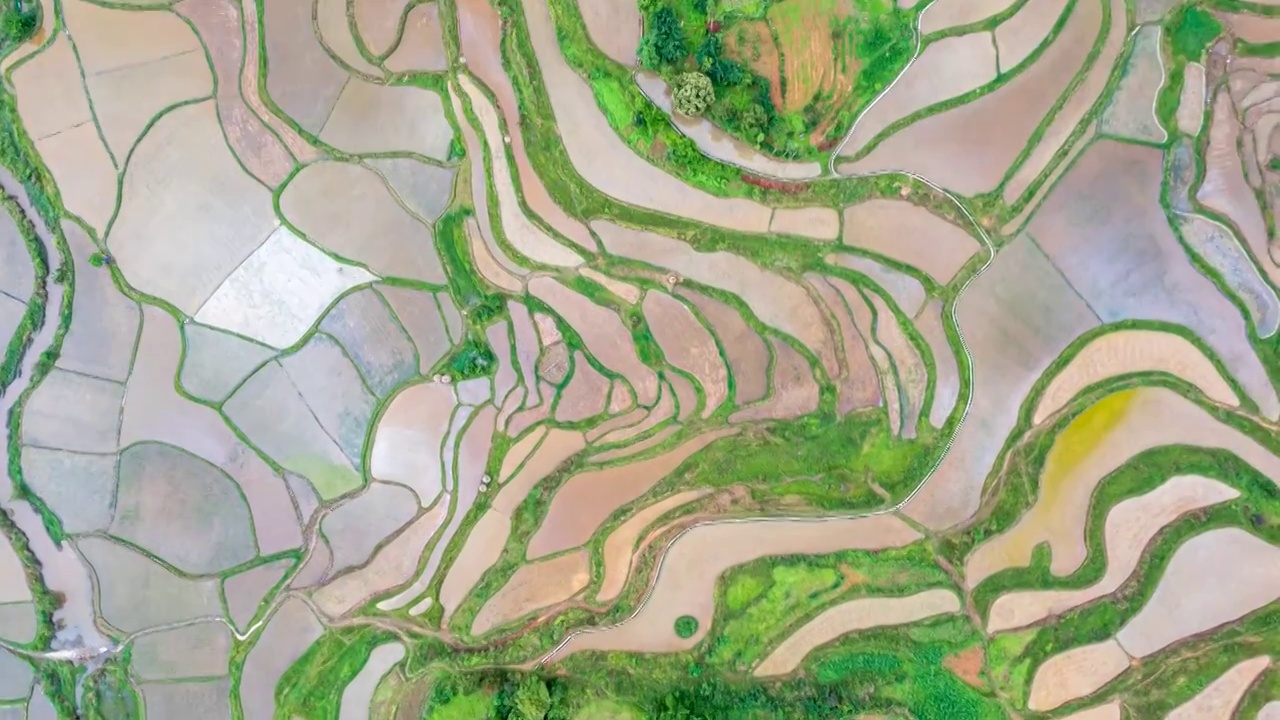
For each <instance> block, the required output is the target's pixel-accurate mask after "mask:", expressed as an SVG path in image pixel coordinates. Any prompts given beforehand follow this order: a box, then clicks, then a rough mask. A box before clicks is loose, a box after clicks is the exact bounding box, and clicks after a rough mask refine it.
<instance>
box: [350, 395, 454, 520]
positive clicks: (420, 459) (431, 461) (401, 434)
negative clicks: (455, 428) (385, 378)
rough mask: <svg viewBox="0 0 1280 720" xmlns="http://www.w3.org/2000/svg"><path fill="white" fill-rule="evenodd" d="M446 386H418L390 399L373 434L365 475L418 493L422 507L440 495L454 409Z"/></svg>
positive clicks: (452, 399) (452, 398)
mask: <svg viewBox="0 0 1280 720" xmlns="http://www.w3.org/2000/svg"><path fill="white" fill-rule="evenodd" d="M454 404H455V402H454V397H453V392H452V390H451V389H450V387H449V386H448V385H444V384H441V383H423V384H420V385H413V386H410V387H408V388H406V389H405V390H404V391H403V392H401V393H400V394H399V395H396V396H395V398H393V399H392V400H391V403H390V404H389V405H388V406H387V408H386V410H385V411H384V413H383V415H382V417H381V419H380V420H379V421H378V427H377V429H376V430H375V431H374V436H373V448H372V451H371V454H370V460H369V473H370V475H371V476H372V477H374V478H376V479H378V480H383V481H385V482H393V483H399V484H401V485H404V486H406V487H409V488H411V489H412V490H413V491H414V492H415V493H417V494H418V499H419V500H420V501H421V503H422V506H423V507H426V506H428V505H430V504H431V503H432V501H433V500H435V498H436V497H437V496H438V495H439V494H440V491H441V489H442V487H443V481H444V468H443V467H442V466H441V464H440V454H441V447H442V443H443V442H444V439H445V436H446V435H448V433H449V419H450V417H451V416H452V413H453V407H454Z"/></svg>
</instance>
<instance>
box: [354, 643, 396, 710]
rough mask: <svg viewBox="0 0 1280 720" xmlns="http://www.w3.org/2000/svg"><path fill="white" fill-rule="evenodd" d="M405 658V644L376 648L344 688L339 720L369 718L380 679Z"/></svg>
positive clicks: (391, 644)
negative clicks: (371, 704) (370, 707)
mask: <svg viewBox="0 0 1280 720" xmlns="http://www.w3.org/2000/svg"><path fill="white" fill-rule="evenodd" d="M403 659H404V645H401V644H400V643H387V644H386V645H379V646H378V647H376V648H374V649H373V651H372V652H370V653H369V660H368V661H367V662H365V664H364V667H362V668H360V672H358V673H356V676H355V677H354V678H353V679H352V680H351V682H349V683H347V686H346V687H345V688H344V689H343V690H342V705H341V706H339V710H338V720H369V705H370V703H371V702H372V701H373V693H374V691H375V690H377V689H378V681H380V680H382V678H383V676H384V675H386V674H387V673H388V672H390V671H391V669H392V668H393V667H395V666H396V664H398V663H399V662H400V661H401V660H403Z"/></svg>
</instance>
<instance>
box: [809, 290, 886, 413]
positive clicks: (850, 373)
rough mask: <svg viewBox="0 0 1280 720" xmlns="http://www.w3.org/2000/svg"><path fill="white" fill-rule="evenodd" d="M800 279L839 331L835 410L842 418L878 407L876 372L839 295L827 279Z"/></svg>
mask: <svg viewBox="0 0 1280 720" xmlns="http://www.w3.org/2000/svg"><path fill="white" fill-rule="evenodd" d="M804 277H805V280H807V281H808V282H809V286H810V287H812V288H813V289H814V291H815V292H817V294H818V296H819V297H820V298H822V302H823V304H824V305H825V306H826V309H827V311H828V312H830V313H831V315H832V317H834V318H835V321H836V322H835V326H836V328H837V329H838V330H839V331H840V337H841V339H842V341H843V344H842V350H843V353H842V369H841V375H840V382H839V384H838V386H837V392H838V394H839V397H838V400H837V404H836V410H837V411H838V412H839V413H840V414H841V415H845V414H848V413H850V412H852V411H854V410H856V409H859V408H864V407H874V406H876V405H879V404H880V399H881V398H880V384H879V378H878V376H877V375H876V369H875V367H874V366H873V365H872V363H871V356H870V354H868V352H867V345H866V341H865V340H864V339H863V337H862V333H861V332H859V330H858V327H857V326H856V325H855V324H854V322H853V317H852V315H850V313H849V307H848V305H846V304H845V301H844V299H843V298H842V297H841V293H840V292H839V291H838V290H836V289H835V287H834V286H833V285H832V284H831V282H830V281H829V280H828V278H826V277H824V276H822V275H818V274H816V273H807V274H806V275H805V276H804Z"/></svg>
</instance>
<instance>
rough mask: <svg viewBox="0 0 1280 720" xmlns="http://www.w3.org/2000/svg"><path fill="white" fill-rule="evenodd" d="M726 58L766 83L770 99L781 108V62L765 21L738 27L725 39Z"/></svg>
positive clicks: (751, 22) (743, 24)
mask: <svg viewBox="0 0 1280 720" xmlns="http://www.w3.org/2000/svg"><path fill="white" fill-rule="evenodd" d="M724 54H725V57H728V58H732V59H735V60H738V61H740V62H742V63H744V64H745V65H747V66H748V67H750V68H751V69H752V70H753V71H754V72H755V73H756V74H758V75H760V76H761V77H763V78H764V79H765V80H768V81H769V99H770V100H771V101H772V102H773V106H774V107H777V108H780V107H782V59H781V57H779V55H778V46H777V44H776V43H774V41H773V32H772V31H771V30H769V23H767V22H765V21H764V20H749V21H747V22H743V23H739V24H738V25H737V26H735V27H734V28H733V31H732V32H727V33H725V35H724Z"/></svg>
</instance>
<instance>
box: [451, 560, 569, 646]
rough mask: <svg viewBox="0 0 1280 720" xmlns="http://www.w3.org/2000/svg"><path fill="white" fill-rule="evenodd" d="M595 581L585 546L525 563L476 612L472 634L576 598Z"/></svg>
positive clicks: (481, 633)
mask: <svg viewBox="0 0 1280 720" xmlns="http://www.w3.org/2000/svg"><path fill="white" fill-rule="evenodd" d="M590 581H591V554H590V553H589V552H587V551H586V550H585V549H583V550H578V551H577V552H571V553H566V554H564V555H560V556H559V557H555V558H552V559H550V560H542V561H540V562H534V563H528V564H525V565H521V566H520V569H518V570H516V571H515V573H513V574H512V575H511V578H510V579H509V580H507V583H506V584H505V585H503V586H502V587H501V588H499V589H498V591H497V592H495V593H494V594H493V596H492V597H490V598H489V599H488V601H486V602H485V604H484V606H483V607H481V608H480V611H479V612H478V613H476V617H475V620H474V621H473V622H472V623H471V634H472V635H484V634H485V633H487V632H489V631H490V630H493V629H494V628H497V627H500V626H502V625H506V624H507V623H509V622H512V621H514V620H516V619H518V618H521V617H523V616H525V615H528V614H529V613H532V612H536V611H538V610H541V609H543V608H546V607H549V606H551V605H554V604H556V603H558V602H563V601H565V600H568V599H569V598H571V597H573V596H574V595H575V594H577V593H578V592H579V591H581V590H582V589H583V588H585V587H586V586H587V583H589V582H590Z"/></svg>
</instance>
